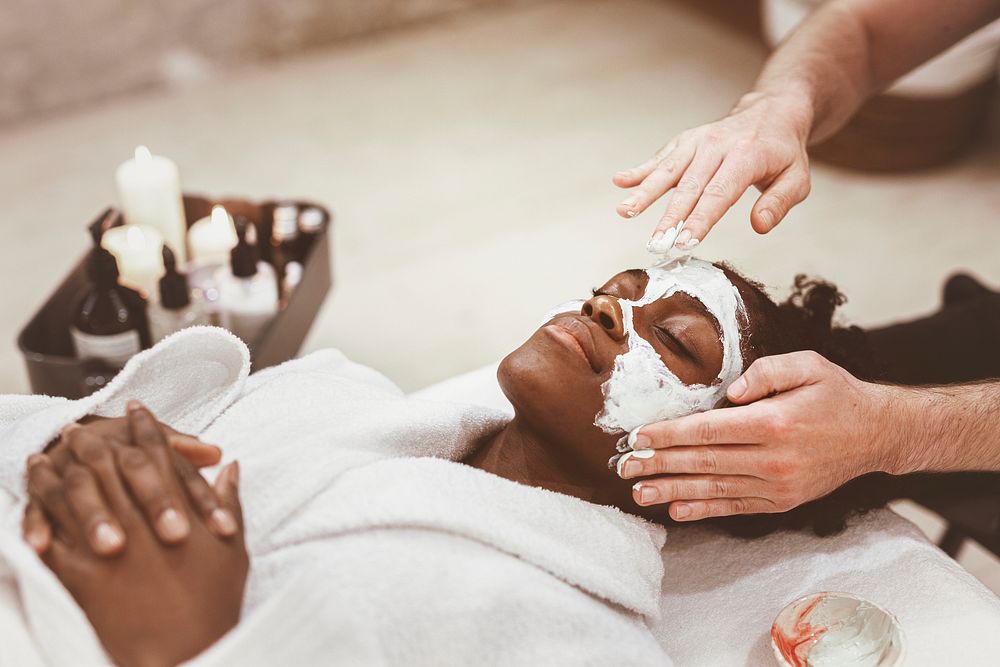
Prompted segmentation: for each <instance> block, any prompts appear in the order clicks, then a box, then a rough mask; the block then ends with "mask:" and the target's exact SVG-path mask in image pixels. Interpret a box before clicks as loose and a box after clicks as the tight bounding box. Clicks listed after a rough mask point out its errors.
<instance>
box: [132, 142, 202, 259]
mask: <svg viewBox="0 0 1000 667" xmlns="http://www.w3.org/2000/svg"><path fill="white" fill-rule="evenodd" d="M115 181H116V182H117V183H118V199H119V201H120V202H121V208H122V212H123V213H124V214H125V222H127V223H128V224H130V225H144V226H147V227H152V228H153V229H156V230H157V231H159V232H160V234H161V235H162V236H163V238H164V239H165V240H166V243H167V245H169V246H170V249H171V250H173V251H174V256H175V257H177V261H178V264H181V265H183V264H184V262H185V261H186V260H187V248H186V247H185V245H184V233H185V230H186V229H187V224H186V223H185V220H184V203H183V201H182V199H181V181H180V175H179V173H178V171H177V165H176V164H174V163H173V161H171V160H169V159H167V158H165V157H163V156H161V155H152V154H151V153H150V152H149V149H148V148H146V147H145V146H139V147H138V148H136V149H135V158H134V159H132V160H126V161H125V162H123V163H122V164H121V165H120V166H119V167H118V171H117V172H116V173H115Z"/></svg>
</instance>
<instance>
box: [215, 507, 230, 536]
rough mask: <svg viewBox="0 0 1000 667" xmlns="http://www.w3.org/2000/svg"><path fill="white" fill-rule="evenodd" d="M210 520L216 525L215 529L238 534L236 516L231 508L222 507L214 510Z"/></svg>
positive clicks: (228, 533)
mask: <svg viewBox="0 0 1000 667" xmlns="http://www.w3.org/2000/svg"><path fill="white" fill-rule="evenodd" d="M210 520H211V522H212V525H213V526H215V529H216V530H217V531H219V532H220V533H222V534H223V535H235V534H236V528H237V526H236V518H235V517H234V516H233V513H232V512H230V511H229V510H224V509H222V508H216V509H214V510H212V514H211V519H210Z"/></svg>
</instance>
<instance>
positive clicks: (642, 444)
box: [632, 433, 653, 456]
mask: <svg viewBox="0 0 1000 667" xmlns="http://www.w3.org/2000/svg"><path fill="white" fill-rule="evenodd" d="M652 444H653V441H652V440H650V439H649V436H648V435H643V434H642V433H637V434H636V436H635V437H634V438H632V449H634V450H636V452H637V453H638V451H639V450H641V449H649V448H650V447H651V446H652ZM650 456H652V455H650Z"/></svg>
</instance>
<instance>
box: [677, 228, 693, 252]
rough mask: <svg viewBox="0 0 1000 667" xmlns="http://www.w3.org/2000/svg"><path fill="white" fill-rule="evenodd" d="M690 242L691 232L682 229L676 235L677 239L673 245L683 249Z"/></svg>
mask: <svg viewBox="0 0 1000 667" xmlns="http://www.w3.org/2000/svg"><path fill="white" fill-rule="evenodd" d="M690 240H691V231H690V230H687V229H682V230H681V233H680V234H678V235H677V238H676V239H675V240H674V245H675V246H676V247H678V248H684V247H686V244H687V243H688V241H690Z"/></svg>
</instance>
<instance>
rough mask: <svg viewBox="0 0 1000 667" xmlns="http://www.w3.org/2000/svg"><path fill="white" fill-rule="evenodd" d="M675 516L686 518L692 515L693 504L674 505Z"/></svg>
mask: <svg viewBox="0 0 1000 667" xmlns="http://www.w3.org/2000/svg"><path fill="white" fill-rule="evenodd" d="M674 516H675V517H677V518H678V519H686V518H687V517H689V516H691V506H690V505H677V504H675V505H674Z"/></svg>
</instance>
